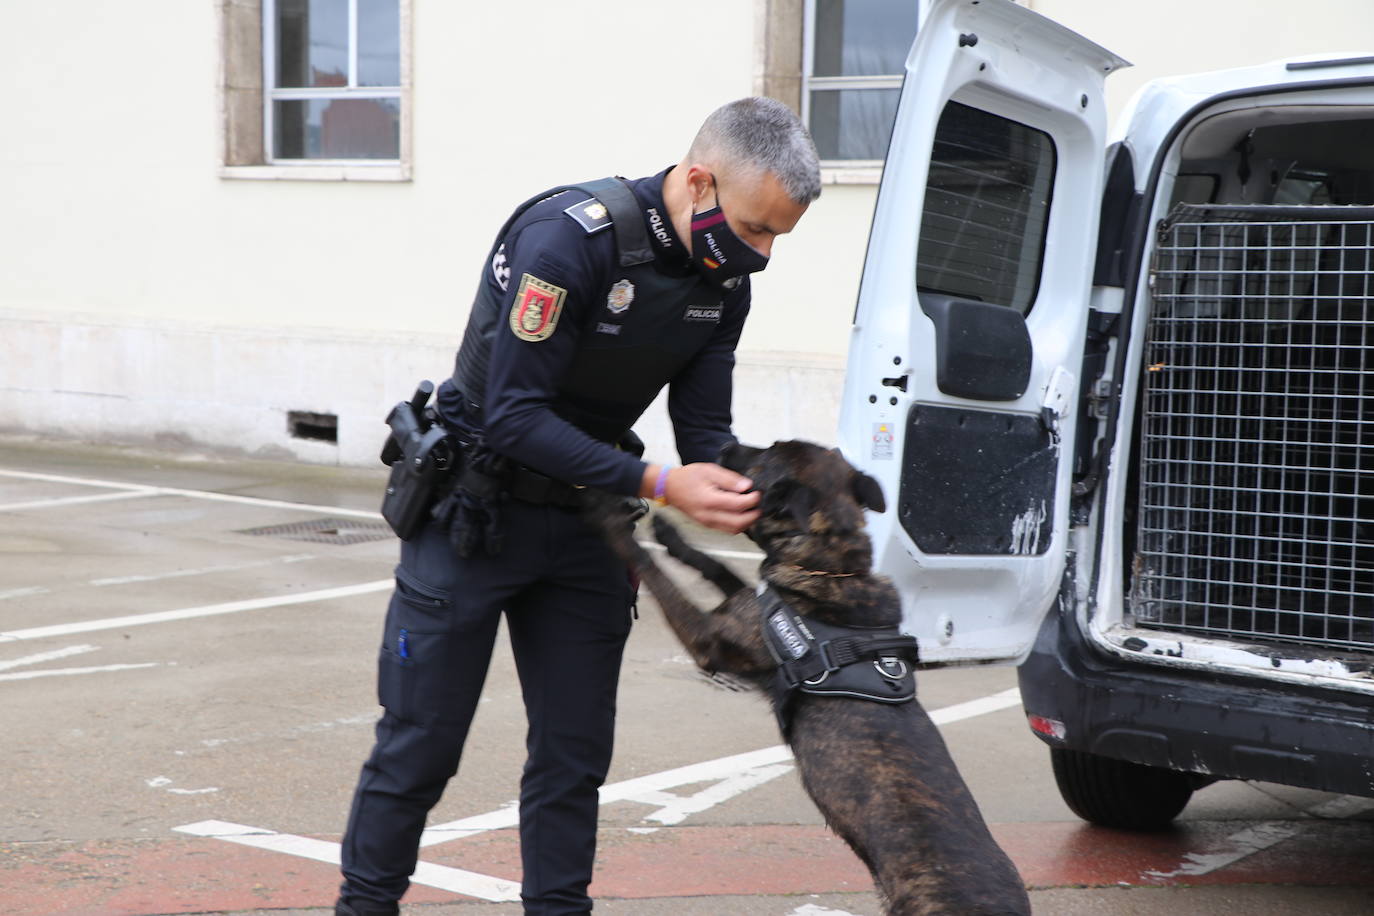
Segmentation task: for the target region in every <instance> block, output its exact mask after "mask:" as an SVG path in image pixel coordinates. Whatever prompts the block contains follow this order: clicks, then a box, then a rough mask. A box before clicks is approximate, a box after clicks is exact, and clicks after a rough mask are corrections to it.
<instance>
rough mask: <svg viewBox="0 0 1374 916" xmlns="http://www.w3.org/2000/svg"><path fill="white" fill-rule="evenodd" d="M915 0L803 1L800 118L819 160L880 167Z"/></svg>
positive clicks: (913, 24) (912, 36)
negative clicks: (809, 132) (803, 22)
mask: <svg viewBox="0 0 1374 916" xmlns="http://www.w3.org/2000/svg"><path fill="white" fill-rule="evenodd" d="M917 7H918V0H806V24H805V29H806V31H805V36H804V39H803V41H804V48H803V55H804V56H803V61H802V114H803V117H804V118H805V119H806V123H807V125H808V126H809V127H810V128H811V136H812V138H814V139H815V141H816V150H817V152H819V153H820V157H821V160H822V161H826V162H836V163H838V162H843V163H845V164H846V165H855V164H872V165H879V164H881V162H882V159H883V157H884V156H885V155H886V154H887V142H888V138H889V136H890V134H891V132H892V121H893V119H894V118H895V117H896V114H897V98H898V96H899V95H901V89H902V75H903V72H904V69H905V63H906V56H907V52H908V51H910V50H911V43H912V41H913V40H915V38H916V19H917Z"/></svg>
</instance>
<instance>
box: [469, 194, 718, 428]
mask: <svg viewBox="0 0 1374 916" xmlns="http://www.w3.org/2000/svg"><path fill="white" fill-rule="evenodd" d="M563 191H581V192H583V193H585V194H588V195H590V196H591V197H592V198H595V200H596V201H599V202H600V203H601V204H602V205H603V206H604V207H605V208H606V210H607V215H606V217H605V218H602V219H601V220H600V221H598V222H597V223H596V224H595V225H593V226H591V227H589V226H588V224H587V223H586V222H585V221H583V220H580V219H579V220H578V222H579V223H581V224H582V226H583V228H584V229H586V230H587V234H588V235H591V234H593V233H595V232H600V231H602V230H604V229H605V228H606V227H607V226H611V227H612V231H613V232H614V235H615V248H616V263H615V265H614V267H613V269H612V270H611V273H610V275H611V282H610V283H609V284H607V286H606V288H605V289H603V290H601V291H600V293H599V294H597V298H596V299H595V300H594V301H593V302H591V303H588V306H589V308H588V314H587V315H586V318H585V321H584V323H583V326H582V328H581V336H580V339H579V342H578V346H577V353H576V355H575V356H574V358H573V361H572V365H571V366H570V367H569V370H568V372H567V374H566V375H565V377H564V378H563V380H562V381H561V383H560V385H559V390H558V394H557V398H556V399H555V401H554V404H553V408H554V411H555V412H556V413H557V414H558V415H559V416H561V417H562V418H563V419H565V420H567V421H568V422H570V423H572V424H573V425H574V426H577V427H578V428H580V429H582V430H583V431H584V432H587V433H589V434H590V435H592V436H594V437H596V438H598V439H601V440H602V441H604V442H616V441H618V440H619V439H620V437H621V436H622V435H624V434H625V433H626V432H627V431H628V430H629V428H630V426H631V424H633V423H634V421H635V420H636V419H638V418H639V415H640V414H642V413H643V412H644V410H645V408H647V407H648V406H649V404H650V403H652V401H653V399H654V398H655V397H656V396H657V395H658V392H659V391H660V390H662V388H663V386H664V385H666V384H667V383H668V382H669V381H671V380H672V378H673V377H674V376H675V375H676V374H677V373H678V372H679V371H681V370H682V368H683V367H684V366H686V365H687V363H688V362H689V361H690V360H691V359H692V357H693V356H695V355H696V353H697V352H698V351H699V350H700V349H701V348H702V347H703V346H704V345H705V344H706V343H707V341H709V340H710V338H711V335H712V333H713V332H714V331H715V329H716V326H717V325H718V324H719V323H720V321H721V318H722V312H723V303H722V295H721V293H720V291H719V290H717V289H715V288H714V287H712V286H711V285H710V284H708V283H707V282H706V281H705V280H703V279H702V278H701V277H700V276H699V275H698V274H697V273H696V271H691V272H690V273H689V274H688V275H687V276H684V277H671V276H667V275H665V274H663V273H660V272H659V271H658V270H656V269H655V267H654V251H653V249H652V247H650V241H649V234H648V231H647V229H646V228H645V225H644V217H643V209H642V207H641V206H640V204H639V201H638V200H637V199H636V198H635V196H634V192H633V191H631V190H630V188H629V187H628V186H627V185H626V184H625V182H623V181H621V180H620V179H617V178H603V179H600V180H597V181H592V182H587V183H585V184H576V185H565V186H562V187H558V188H552V189H550V190H548V191H546V192H544V193H543V194H540V195H537V196H536V197H532V198H530V199H529V200H527V201H526V202H525V203H523V204H521V205H520V206H519V207H518V208H517V209H516V211H515V212H514V213H513V214H512V215H511V217H510V219H508V220H507V221H506V224H505V225H504V226H502V227H501V231H500V232H499V233H498V234H497V238H496V243H495V244H494V245H493V246H492V250H491V252H490V253H489V254H488V257H487V260H488V263H490V262H491V260H492V258H494V257H495V256H496V253H497V252H498V251H499V250H500V247H501V244H502V243H503V241H504V240H505V237H506V233H507V232H509V231H510V228H511V226H512V225H513V224H514V223H515V221H516V220H517V219H518V218H519V217H520V215H521V214H522V213H524V212H525V211H526V210H528V209H529V208H530V207H532V206H534V205H535V204H537V203H539V202H540V201H543V200H547V199H548V198H549V197H551V196H553V195H555V194H559V193H561V192H563ZM589 203H591V201H588V200H583V201H580V202H578V203H575V204H574V206H573V207H569V208H568V211H571V210H573V209H574V207H582V208H585V207H586V206H587V205H588V204H589ZM565 212H567V211H565ZM570 218H575V217H571V214H570ZM517 280H518V278H512V282H516V281H517ZM503 306H504V303H503V301H502V298H501V295H500V294H499V293H498V292H494V291H493V290H492V287H491V284H489V283H486V282H483V283H481V284H480V286H479V288H478V292H477V297H476V299H475V300H474V302H473V305H472V315H471V317H470V318H469V319H468V326H467V330H466V331H465V333H464V334H463V343H462V346H461V347H459V349H458V355H457V358H456V359H455V361H454V368H453V383H454V385H455V386H456V387H457V389H458V390H459V391H461V392H462V393H463V394H464V395H465V396H466V398H467V399H468V401H470V402H471V403H473V404H475V405H477V406H479V407H480V406H482V405H483V404H484V403H485V401H486V391H485V387H486V377H487V364H488V361H489V360H490V357H491V345H492V340H493V339H494V335H495V334H497V333H499V332H500V331H501V330H502V329H503V328H504V327H505V324H506V315H505V314H504V312H503Z"/></svg>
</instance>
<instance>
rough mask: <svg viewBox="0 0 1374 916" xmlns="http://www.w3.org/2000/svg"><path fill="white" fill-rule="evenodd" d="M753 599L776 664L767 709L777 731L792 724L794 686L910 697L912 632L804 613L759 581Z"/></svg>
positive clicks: (857, 695)
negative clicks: (775, 720)
mask: <svg viewBox="0 0 1374 916" xmlns="http://www.w3.org/2000/svg"><path fill="white" fill-rule="evenodd" d="M758 599H759V606H760V608H761V610H762V613H763V632H764V641H765V642H766V643H767V645H768V651H769V652H770V653H772V655H773V660H774V661H775V662H777V665H778V668H777V671H776V672H775V673H774V675H773V684H772V692H773V710H774V712H775V713H776V714H777V717H778V726H779V727H780V728H781V729H782V733H783V735H786V734H787V733H788V730H789V729H790V727H791V724H792V706H793V703H794V701H795V699H796V693H797V691H801V692H802V693H809V694H812V695H815V696H832V697H852V698H854V699H860V700H873V701H875V702H878V703H908V702H910V701H911V700H912V699H913V698H914V697H915V696H916V675H915V674H914V673H913V671H912V666H913V665H915V663H916V662H917V661H918V660H919V653H918V651H917V645H916V639H915V637H912V636H906V635H904V634H902V633H901V632H900V631H899V630H898V629H897V628H896V627H895V626H891V627H850V626H836V625H835V624H829V623H822V622H821V621H819V620H813V619H812V618H810V617H804V616H802V615H801V614H798V613H797V612H796V611H794V610H793V609H792V608H791V607H790V606H789V605H788V604H787V602H785V601H783V600H782V597H781V596H779V595H778V593H777V592H776V591H775V590H774V589H773V588H772V587H771V586H768V585H766V584H762V583H761V584H760V588H759V592H758ZM908 660H909V662H910V663H908Z"/></svg>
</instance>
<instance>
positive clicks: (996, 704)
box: [930, 687, 1021, 725]
mask: <svg viewBox="0 0 1374 916" xmlns="http://www.w3.org/2000/svg"><path fill="white" fill-rule="evenodd" d="M1020 705H1021V691H1020V690H1019V689H1018V688H1016V687H1013V688H1011V689H1010V690H1003V691H1002V692H1001V693H994V694H992V695H991V696H986V697H980V698H979V699H977V700H969V701H968V702H967V703H956V704H955V705H953V706H945V707H943V708H942V709H937V710H935V711H934V712H933V713H931V714H930V721H932V722H934V723H935V724H936V725H947V724H949V723H950V722H958V721H959V720H961V719H972V718H973V717H974V716H981V715H983V714H984V713H988V712H997V711H998V710H999V709H1009V708H1011V707H1012V706H1020Z"/></svg>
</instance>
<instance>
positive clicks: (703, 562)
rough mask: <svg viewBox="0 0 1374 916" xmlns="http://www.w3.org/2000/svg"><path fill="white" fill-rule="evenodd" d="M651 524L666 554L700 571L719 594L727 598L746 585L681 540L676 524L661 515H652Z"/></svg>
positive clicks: (723, 566) (718, 562) (720, 564)
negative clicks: (718, 590)
mask: <svg viewBox="0 0 1374 916" xmlns="http://www.w3.org/2000/svg"><path fill="white" fill-rule="evenodd" d="M653 526H654V539H655V540H657V541H658V542H659V543H660V544H662V545H663V547H664V548H665V549H666V550H667V551H668V556H670V557H672V558H673V559H674V560H677V561H678V562H679V563H685V564H687V565H688V566H690V567H692V568H693V569H695V570H696V571H697V572H699V573H701V574H702V576H704V577H705V579H706V581H707V582H710V583H711V584H712V585H714V586H715V587H716V588H718V589H720V592H721V594H722V595H724V596H725V597H727V598H729V597H730V596H731V595H733V594H735V592H738V591H742V590H743V589H745V588H746V587H747V586H745V584H744V582H743V581H742V580H741V579H740V577H739V576H737V575H735V574H734V573H733V572H731V571H730V570H729V569H728V568H727V567H726V566H725V564H724V563H721V562H720V561H719V560H716V559H713V558H711V557H708V556H707V555H706V554H704V553H702V552H701V551H700V550H697V549H696V548H695V547H692V546H691V545H690V544H688V543H687V542H686V541H685V540H683V537H682V534H681V532H679V531H678V530H677V528H676V526H674V525H673V523H672V522H670V521H668V520H667V519H666V518H664V517H663V516H662V515H655V516H654V517H653Z"/></svg>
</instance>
